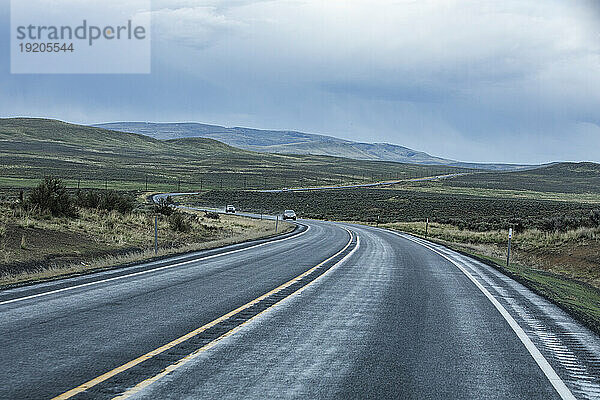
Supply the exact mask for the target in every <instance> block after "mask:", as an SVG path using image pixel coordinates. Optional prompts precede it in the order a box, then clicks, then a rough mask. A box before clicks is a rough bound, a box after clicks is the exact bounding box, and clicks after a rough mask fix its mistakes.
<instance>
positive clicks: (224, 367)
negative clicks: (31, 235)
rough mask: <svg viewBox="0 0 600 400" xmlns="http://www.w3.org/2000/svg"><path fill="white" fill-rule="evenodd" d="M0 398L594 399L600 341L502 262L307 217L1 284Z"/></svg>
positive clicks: (598, 392) (599, 390)
mask: <svg viewBox="0 0 600 400" xmlns="http://www.w3.org/2000/svg"><path fill="white" fill-rule="evenodd" d="M0 348H1V349H2V352H1V354H2V355H1V359H0V361H1V363H2V368H1V369H0V382H2V385H0V398H1V399H44V398H53V397H56V396H58V398H74V399H75V398H81V399H108V398H120V399H124V398H140V399H171V398H172V399H182V398H184V399H186V398H187V399H199V398H208V399H213V398H214V399H221V398H231V399H238V398H250V399H264V398H316V399H345V398H357V399H364V398H373V399H379V398H401V399H412V398H414V399H509V398H510V399H572V398H578V399H593V398H600V340H599V339H598V337H597V336H595V335H594V334H592V333H591V332H589V331H588V330H586V329H585V328H583V327H582V326H581V325H579V324H577V323H576V322H575V321H573V320H572V319H571V318H570V317H568V316H567V315H565V314H564V313H563V312H562V311H561V310H559V309H558V308H557V307H555V306H553V305H551V304H549V303H548V302H547V301H545V300H543V299H541V298H540V297H538V296H536V295H534V294H532V293H531V292H530V291H528V290H527V289H525V288H524V287H523V286H521V285H520V284H518V283H516V282H514V281H512V280H510V279H509V278H507V277H505V276H503V275H501V274H500V273H498V272H497V271H495V270H493V269H492V268H490V267H488V266H486V265H483V264H481V263H479V262H477V261H474V260H472V259H470V258H468V257H465V256H462V255H459V254H457V253H454V252H452V251H450V250H448V249H445V248H443V247H441V246H438V245H434V244H431V243H428V242H426V241H423V240H421V239H417V238H414V237H411V236H407V235H404V234H398V233H394V232H389V231H385V230H380V229H377V228H372V227H364V226H357V225H349V224H338V223H329V222H319V221H300V225H299V228H298V229H297V230H296V231H295V232H294V233H292V234H289V235H286V236H284V237H281V238H278V239H277V240H273V241H258V242H254V243H249V244H244V245H236V246H230V247H228V248H224V249H219V250H213V251H205V252H199V253H195V254H192V255H187V256H183V257H175V258H172V259H168V260H163V261H160V262H155V263H149V264H143V265H139V266H136V267H130V268H126V269H122V270H116V271H109V272H104V273H99V274H93V275H89V276H85V277H78V278H71V279H67V280H62V281H55V282H51V283H45V284H40V285H34V286H28V287H23V288H18V289H11V290H5V291H1V292H0Z"/></svg>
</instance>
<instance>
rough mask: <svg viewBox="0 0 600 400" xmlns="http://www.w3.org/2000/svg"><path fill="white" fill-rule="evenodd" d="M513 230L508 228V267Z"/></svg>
mask: <svg viewBox="0 0 600 400" xmlns="http://www.w3.org/2000/svg"><path fill="white" fill-rule="evenodd" d="M512 236H513V230H512V228H508V251H507V252H506V267H507V268H508V266H509V265H510V242H511V240H512Z"/></svg>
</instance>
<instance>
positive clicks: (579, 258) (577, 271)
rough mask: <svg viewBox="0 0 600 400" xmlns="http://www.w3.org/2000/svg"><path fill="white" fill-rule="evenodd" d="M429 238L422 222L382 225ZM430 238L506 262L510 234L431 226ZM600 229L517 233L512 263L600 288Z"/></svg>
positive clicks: (441, 225) (513, 240)
mask: <svg viewBox="0 0 600 400" xmlns="http://www.w3.org/2000/svg"><path fill="white" fill-rule="evenodd" d="M381 226H382V227H385V228H390V229H395V230H400V231H404V232H408V233H413V234H416V235H419V236H425V224H424V223H420V222H409V223H404V222H400V223H392V224H384V225H381ZM428 236H429V237H430V238H434V239H437V240H441V241H443V242H446V243H451V244H453V245H458V246H459V247H460V248H461V249H462V250H465V251H468V252H471V253H476V254H480V255H483V256H486V257H491V258H495V259H505V258H506V247H507V241H508V233H507V232H506V231H489V232H475V231H469V230H461V229H458V228H456V227H454V226H451V225H444V224H436V223H430V224H429V231H428ZM599 255H600V228H578V229H575V230H570V231H566V232H542V231H540V230H537V229H530V230H526V231H524V232H516V233H515V234H514V236H513V239H512V253H511V262H514V263H515V264H517V265H522V266H528V267H532V268H538V269H542V270H545V271H549V272H553V273H556V274H560V275H564V276H567V277H569V278H574V279H577V280H580V281H583V282H586V283H588V284H591V285H593V286H595V287H599V288H600V256H599Z"/></svg>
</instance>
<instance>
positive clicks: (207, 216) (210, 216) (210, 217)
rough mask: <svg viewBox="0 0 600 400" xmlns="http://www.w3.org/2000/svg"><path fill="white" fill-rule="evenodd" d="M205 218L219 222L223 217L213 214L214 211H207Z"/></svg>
mask: <svg viewBox="0 0 600 400" xmlns="http://www.w3.org/2000/svg"><path fill="white" fill-rule="evenodd" d="M204 216H205V217H206V218H209V219H215V220H218V219H220V218H221V216H220V215H219V213H216V212H213V211H206V212H205V213H204Z"/></svg>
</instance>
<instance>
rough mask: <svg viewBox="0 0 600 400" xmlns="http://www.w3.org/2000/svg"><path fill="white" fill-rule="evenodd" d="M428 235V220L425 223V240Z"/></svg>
mask: <svg viewBox="0 0 600 400" xmlns="http://www.w3.org/2000/svg"><path fill="white" fill-rule="evenodd" d="M428 233H429V218H427V221H426V222H425V239H427V234H428Z"/></svg>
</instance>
